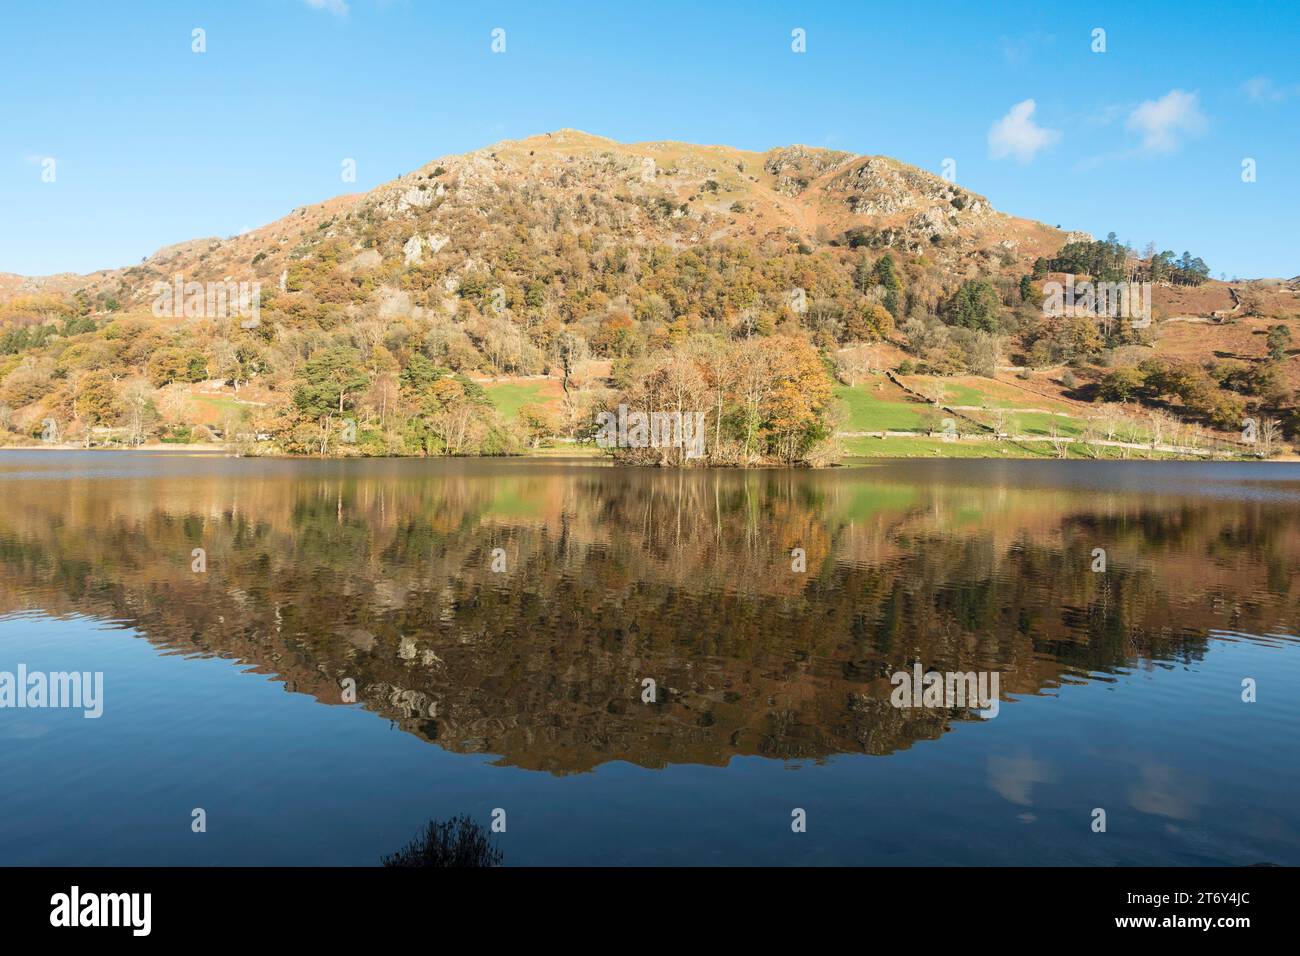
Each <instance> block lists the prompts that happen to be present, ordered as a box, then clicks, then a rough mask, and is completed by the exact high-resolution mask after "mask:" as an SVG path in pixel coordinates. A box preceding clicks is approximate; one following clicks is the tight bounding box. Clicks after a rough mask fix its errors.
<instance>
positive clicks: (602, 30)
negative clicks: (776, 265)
mask: <svg viewBox="0 0 1300 956" xmlns="http://www.w3.org/2000/svg"><path fill="white" fill-rule="evenodd" d="M706 7H707V8H706ZM981 8H984V9H981ZM196 27H201V28H203V29H204V30H205V31H206V42H207V50H206V52H204V53H201V54H198V53H194V52H192V51H191V46H192V39H191V37H192V30H193V29H194V28H196ZM498 27H499V28H502V29H504V30H505V52H504V53H500V54H494V53H493V52H492V50H491V43H492V37H491V32H492V30H493V29H494V28H498ZM796 28H799V29H802V30H804V31H806V52H804V53H795V52H793V51H792V49H791V45H792V39H791V31H792V30H794V29H796ZM1095 28H1101V29H1104V30H1105V31H1106V33H1105V44H1106V50H1105V52H1104V53H1096V52H1093V50H1092V46H1093V43H1094V40H1093V30H1094V29H1095ZM1298 40H1300V4H1297V3H1295V2H1276V3H1256V2H1250V0H1246V2H1236V3H1233V4H1230V5H1229V4H1224V3H1209V2H1200V0H1186V2H1181V3H1142V4H1135V3H1131V2H1126V3H1090V4H1088V5H1086V9H1085V8H1084V6H1083V5H1079V4H1075V3H1057V2H1041V3H1003V4H975V3H966V4H958V3H953V4H944V3H926V4H921V5H917V4H882V3H875V2H870V3H868V2H862V0H855V2H843V3H836V4H830V3H764V2H747V3H713V4H707V5H706V4H704V3H689V2H682V3H679V2H675V0H656V2H653V3H624V2H618V3H614V2H603V3H589V4H588V3H584V4H565V3H545V4H544V3H538V2H532V3H515V4H498V3H486V2H484V3H447V2H422V0H222V2H215V0H213V2H185V0H165V2H152V0H133V2H131V3H121V4H117V3H99V2H89V0H87V2H64V0H44V2H41V3H30V4H22V5H21V6H19V5H18V4H16V3H6V4H4V5H3V7H0V63H3V64H4V66H5V74H6V78H5V82H6V85H7V90H6V93H5V96H4V110H3V116H0V223H2V224H3V225H2V226H0V271H3V272H18V273H23V274H44V273H50V272H59V271H76V272H86V271H90V270H93V269H97V268H109V267H115V266H122V265H128V264H130V263H132V262H137V261H139V260H140V259H141V258H142V257H143V256H145V255H147V254H149V253H151V252H153V251H154V250H155V249H156V248H158V247H159V246H162V245H166V244H169V243H172V242H179V241H182V240H185V239H191V238H195V237H199V236H207V235H231V234H234V233H236V232H239V231H240V230H241V229H244V228H249V227H254V226H258V225H262V224H264V223H267V222H270V221H272V220H274V219H277V218H279V217H280V216H282V215H285V214H286V213H288V212H289V211H290V210H291V209H292V208H294V207H296V206H300V205H303V204H305V203H309V202H316V201H319V200H322V199H325V198H328V197H329V196H333V195H337V194H339V193H341V192H353V191H359V190H365V189H369V188H371V187H373V186H375V185H378V184H379V183H382V182H385V181H387V180H389V179H392V178H394V177H395V176H397V175H399V174H401V173H403V172H406V171H409V170H411V169H414V168H415V167H417V166H420V165H422V164H424V163H426V162H428V161H429V160H431V159H434V158H435V157H437V156H441V155H444V154H447V153H455V152H462V151H465V150H469V149H475V148H478V147H482V146H486V145H488V144H490V143H493V142H496V141H497V140H500V139H516V138H522V137H524V136H529V135H533V134H536V133H541V132H546V131H550V130H554V129H558V128H561V127H576V128H578V129H583V130H586V131H588V132H591V133H597V134H601V135H604V136H610V137H613V138H614V139H618V140H623V141H641V140H654V139H677V140H685V141H690V142H703V143H725V144H728V145H732V146H738V147H742V148H748V149H755V150H764V149H768V148H770V147H772V146H777V145H787V144H790V143H807V144H809V145H815V146H831V147H834V148H837V149H845V150H850V151H852V152H855V153H881V154H885V155H889V156H894V157H897V158H898V159H901V160H904V161H906V162H910V163H914V164H916V165H918V166H921V167H924V168H927V169H930V170H933V171H935V172H940V171H941V169H942V164H943V161H944V160H945V159H948V158H951V159H953V160H955V161H956V178H957V181H958V182H959V183H960V184H961V185H963V186H965V187H966V188H968V189H971V190H973V191H975V192H978V193H983V194H984V195H986V196H988V197H989V199H990V200H992V202H993V204H994V205H995V206H996V207H997V208H999V209H1001V210H1004V211H1006V212H1011V213H1014V214H1017V215H1022V216H1028V217H1031V218H1035V219H1041V220H1043V221H1045V222H1048V223H1050V224H1053V225H1056V224H1059V225H1061V226H1063V227H1065V228H1068V229H1082V230H1086V231H1089V232H1092V233H1094V234H1096V235H1098V236H1103V235H1105V234H1106V233H1107V232H1108V231H1111V230H1114V231H1115V232H1116V233H1117V235H1118V236H1119V238H1120V239H1121V240H1127V241H1131V242H1132V243H1133V244H1134V245H1135V246H1137V247H1138V248H1139V249H1141V248H1142V247H1143V246H1144V245H1145V244H1146V243H1147V241H1148V240H1154V241H1155V242H1156V243H1157V244H1158V245H1159V246H1160V248H1161V249H1165V248H1169V249H1173V250H1174V251H1175V252H1176V253H1179V254H1181V252H1182V251H1183V250H1184V249H1187V250H1190V251H1191V252H1192V253H1193V255H1199V256H1201V257H1202V258H1204V259H1205V261H1206V262H1208V263H1209V265H1210V267H1211V269H1212V270H1213V274H1214V275H1215V276H1216V277H1217V276H1218V275H1219V274H1220V273H1225V274H1226V275H1228V276H1229V277H1233V276H1242V277H1247V276H1257V275H1270V276H1288V277H1289V276H1294V275H1297V274H1300V239H1298V238H1297V237H1298V236H1300V228H1298V226H1297V221H1298V219H1300V215H1298V214H1300V189H1297V181H1296V180H1297V175H1298V174H1300V56H1297V55H1296V50H1297V41H1298ZM51 158H52V159H53V160H54V165H53V167H52V168H53V172H54V181H53V182H45V181H43V180H42V174H43V173H46V172H47V170H48V169H50V168H51V167H49V165H48V164H47V163H46V162H45V161H46V160H47V159H51ZM345 158H353V159H355V160H356V164H357V175H356V183H355V184H348V183H344V182H342V181H341V177H340V170H341V163H342V161H343V160H344V159H345ZM1245 159H1253V160H1254V161H1255V169H1256V180H1255V181H1254V182H1243V181H1242V162H1243V160H1245ZM47 178H48V175H47Z"/></svg>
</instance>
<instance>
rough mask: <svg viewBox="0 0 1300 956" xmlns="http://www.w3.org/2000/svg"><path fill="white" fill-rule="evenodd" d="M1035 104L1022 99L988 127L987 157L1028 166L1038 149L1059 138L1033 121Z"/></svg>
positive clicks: (1055, 133) (1057, 133)
mask: <svg viewBox="0 0 1300 956" xmlns="http://www.w3.org/2000/svg"><path fill="white" fill-rule="evenodd" d="M1036 108H1037V104H1036V103H1035V102H1034V101H1033V100H1022V101H1021V102H1019V103H1017V104H1016V105H1015V106H1013V107H1011V110H1010V112H1008V113H1007V115H1006V116H1004V117H1002V119H1000V120H998V121H997V122H996V123H994V124H993V125H992V126H990V127H989V155H990V156H992V157H993V158H994V159H1003V158H1005V157H1007V156H1012V157H1014V158H1015V159H1016V160H1017V161H1018V162H1021V163H1027V162H1029V161H1030V160H1031V159H1033V158H1034V156H1035V155H1036V154H1037V153H1038V151H1039V150H1040V149H1045V148H1046V147H1048V146H1051V145H1052V144H1053V143H1055V142H1056V141H1057V140H1059V139H1060V138H1061V134H1060V133H1059V132H1057V131H1056V130H1054V129H1047V128H1045V127H1042V126H1039V125H1038V124H1037V123H1035V122H1034V110H1035V109H1036Z"/></svg>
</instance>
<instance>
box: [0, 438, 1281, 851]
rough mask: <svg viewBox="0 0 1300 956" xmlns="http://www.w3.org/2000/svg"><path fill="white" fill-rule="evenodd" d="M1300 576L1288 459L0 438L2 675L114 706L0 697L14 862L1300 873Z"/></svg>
mask: <svg viewBox="0 0 1300 956" xmlns="http://www.w3.org/2000/svg"><path fill="white" fill-rule="evenodd" d="M195 548H202V549H204V550H205V552H206V561H207V570H206V572H203V573H198V572H195V571H193V570H191V564H192V562H193V560H194V558H193V557H192V553H193V549H195ZM794 548H803V549H804V550H805V551H806V554H807V570H806V572H804V573H795V572H793V571H792V570H791V550H792V549H794ZM1096 548H1102V549H1104V550H1105V552H1106V570H1105V571H1104V572H1095V571H1093V570H1092V565H1093V563H1094V558H1093V551H1094V549H1096ZM495 549H501V550H500V551H495ZM494 554H495V555H496V556H497V557H498V558H502V557H503V558H504V560H505V568H506V570H505V571H504V572H499V573H498V572H494V571H493V570H492V564H493V559H494ZM1298 566H1300V468H1296V467H1293V466H1289V465H1263V466H1259V465H1257V466H1239V465H1224V464H1218V465H1190V464H1172V463H1171V464H1162V463H1152V464H1140V463H1123V464H1104V463H1064V462H1062V463H1057V462H1051V463H1049V462H1023V463H1003V462H955V461H953V462H941V461H924V462H906V463H904V462H899V463H873V464H868V465H865V466H863V467H855V468H844V469H837V470H834V471H825V472H815V473H810V472H794V473H792V472H778V471H772V472H751V473H734V472H697V473H688V474H676V473H665V472H661V471H655V470H620V469H615V468H610V467H604V466H601V465H598V464H590V463H582V462H559V461H555V462H528V461H502V462H482V461H450V462H448V461H353V462H317V461H292V462H291V461H251V460H233V459H226V458H220V457H216V458H212V457H201V456H182V455H151V454H144V453H141V454H127V453H110V454H104V453H99V454H96V453H84V454H82V453H49V452H2V453H0V671H8V672H16V671H17V668H18V666H19V665H20V664H24V665H26V667H27V669H28V670H29V671H37V670H41V671H52V670H77V671H90V672H94V671H102V672H103V675H104V697H105V701H104V713H103V716H102V717H101V718H99V719H98V720H88V719H84V718H83V717H82V715H81V712H80V711H72V710H59V709H43V710H33V709H21V710H19V709H8V708H6V709H0V761H2V764H0V765H2V766H3V768H4V772H3V776H2V778H0V863H4V864H236V863H254V864H256V863H294V864H313V863H329V864H373V863H376V862H377V861H378V859H379V858H380V856H381V855H383V854H385V853H389V852H392V851H393V850H395V849H397V848H398V847H399V846H401V845H402V844H403V843H405V842H406V841H407V840H408V839H409V838H410V837H411V836H412V834H413V833H414V832H415V830H416V829H417V828H418V827H419V826H420V825H421V824H422V823H424V822H425V821H427V820H429V819H430V818H446V817H450V816H453V815H456V814H461V813H466V814H469V815H470V816H471V817H474V818H475V819H477V820H479V821H481V822H482V823H484V824H487V823H488V822H489V821H490V819H491V815H492V812H493V810H494V809H495V808H501V809H503V810H505V812H506V819H507V830H506V832H505V833H504V834H501V835H500V836H499V837H498V838H497V839H498V846H499V847H500V848H501V849H502V850H503V852H504V856H505V862H506V864H507V865H521V864H536V863H597V864H617V863H650V864H659V863H691V864H693V863H702V864H724V863H761V864H768V863H772V864H807V863H870V864H1016V863H1029V864H1107V865H1108V864H1251V863H1264V862H1270V863H1282V864H1291V865H1294V864H1300V803H1297V800H1296V795H1297V793H1300V744H1298V743H1297V740H1298V739H1300V737H1298V734H1297V731H1300V694H1298V693H1297V687H1298V686H1300V684H1298V682H1300V639H1298V638H1297V636H1296V635H1297V634H1298V633H1300V613H1297V612H1298V611H1300V588H1298V587H1297V579H1296V572H1297V567H1298ZM917 662H919V663H921V664H922V665H923V666H924V667H925V668H934V669H937V670H940V671H951V670H962V671H966V670H985V671H996V672H998V673H999V675H1000V683H1001V691H1002V703H1001V708H1000V712H999V713H998V715H997V716H996V717H995V718H993V719H981V718H980V717H978V716H976V715H974V714H972V713H970V712H968V711H966V710H965V709H960V708H959V709H955V710H952V711H946V710H904V709H899V708H896V707H893V706H892V705H891V704H890V700H889V697H890V692H891V691H892V689H893V688H892V686H891V684H890V682H889V675H890V674H892V673H893V672H895V671H897V670H900V669H909V668H911V667H912V665H913V664H914V663H917ZM645 678H652V679H654V680H655V681H656V682H657V690H658V697H657V700H656V701H655V702H654V703H649V704H647V703H643V702H642V681H643V679H645ZM1245 678H1252V679H1254V680H1255V681H1256V682H1257V695H1258V699H1257V701H1256V702H1254V703H1245V702H1243V701H1242V681H1243V679H1245ZM348 679H351V680H354V681H355V682H356V687H357V697H358V700H357V702H356V703H352V704H349V703H345V702H344V689H343V682H345V681H346V680H348ZM194 808H203V809H204V810H205V811H206V814H207V832H206V833H193V832H191V812H192V810H193V809H194ZM794 808H801V809H803V810H805V811H806V814H807V832H805V833H794V832H792V830H791V819H792V817H791V814H792V811H793V810H794ZM1094 808H1102V809H1104V810H1105V811H1106V820H1107V829H1106V832H1105V833H1094V832H1093V831H1092V821H1093V810H1094Z"/></svg>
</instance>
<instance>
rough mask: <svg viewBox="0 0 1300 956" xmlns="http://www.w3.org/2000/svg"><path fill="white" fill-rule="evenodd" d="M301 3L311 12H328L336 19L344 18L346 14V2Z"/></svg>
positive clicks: (311, 0) (309, 0) (305, 0)
mask: <svg viewBox="0 0 1300 956" xmlns="http://www.w3.org/2000/svg"><path fill="white" fill-rule="evenodd" d="M303 3H305V4H307V6H309V7H311V8H312V9H313V10H328V11H329V12H330V13H332V14H334V15H335V16H336V17H342V16H346V15H347V12H348V2H347V0H303Z"/></svg>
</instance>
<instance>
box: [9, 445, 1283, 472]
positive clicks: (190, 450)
mask: <svg viewBox="0 0 1300 956" xmlns="http://www.w3.org/2000/svg"><path fill="white" fill-rule="evenodd" d="M7 451H23V452H26V451H35V452H96V453H100V452H108V453H121V452H147V453H152V454H156V453H175V454H187V455H194V454H202V455H209V456H211V457H214V458H248V459H270V460H279V461H352V460H389V461H405V460H407V459H411V460H419V459H420V458H421V457H422V456H419V455H325V456H319V455H287V454H276V455H238V454H235V453H233V452H230V451H228V450H227V449H225V448H224V447H222V446H219V445H212V444H184V445H180V444H159V443H152V444H147V445H139V446H136V447H135V448H106V447H102V446H101V447H91V448H87V447H85V446H83V445H70V444H58V445H52V444H50V445H47V444H41V445H9V446H4V447H0V452H7ZM423 457H426V458H448V459H453V458H458V459H477V460H483V461H489V460H494V459H508V460H517V459H532V460H537V461H545V460H546V459H550V458H573V459H588V460H591V461H606V462H608V463H609V464H611V465H619V464H628V466H629V467H636V468H643V467H658V466H655V465H644V464H630V463H623V462H619V461H618V460H617V459H614V458H610V457H608V456H605V455H602V454H600V453H599V452H597V451H584V450H580V449H579V448H572V447H571V448H554V449H533V450H531V451H527V452H524V453H522V454H518V455H431V456H423ZM867 461H1058V462H1059V461H1070V462H1105V463H1125V462H1135V463H1142V462H1147V463H1150V462H1153V461H1164V462H1195V463H1200V464H1204V463H1207V462H1208V463H1212V462H1223V463H1228V464H1231V463H1238V464H1251V463H1253V464H1261V465H1263V464H1295V463H1297V462H1300V455H1294V454H1293V455H1276V456H1273V457H1271V458H1249V457H1236V458H1227V457H1177V456H1169V455H1165V456H1156V457H1131V458H1090V457H1087V456H1077V457H1071V458H1057V457H1056V456H1054V455H1035V454H987V455H961V454H957V455H954V454H933V453H926V452H924V451H918V453H917V454H913V455H904V454H882V455H863V454H849V455H845V456H844V458H843V459H842V460H841V461H839V462H835V463H833V464H830V465H826V466H823V467H822V468H810V467H808V466H804V465H791V466H781V465H779V464H760V465H755V466H754V469H762V468H779V467H789V468H790V469H791V470H798V471H821V470H825V469H826V468H837V467H844V466H852V465H855V464H858V463H860V462H867ZM701 467H702V468H705V469H710V468H715V467H720V468H727V469H728V470H737V471H747V470H753V469H746V468H740V467H739V466H734V465H716V466H715V465H704V466H701Z"/></svg>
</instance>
